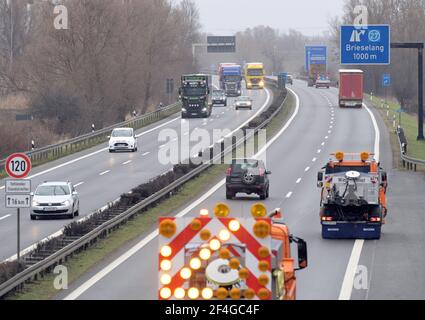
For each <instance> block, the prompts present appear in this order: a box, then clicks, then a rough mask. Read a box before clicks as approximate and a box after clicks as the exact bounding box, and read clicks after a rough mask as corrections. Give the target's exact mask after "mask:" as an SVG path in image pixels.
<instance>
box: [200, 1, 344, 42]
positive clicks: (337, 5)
mask: <svg viewBox="0 0 425 320" xmlns="http://www.w3.org/2000/svg"><path fill="white" fill-rule="evenodd" d="M195 3H197V5H198V7H199V9H200V13H201V22H202V25H203V27H204V31H206V32H208V33H212V34H215V35H222V34H223V35H231V34H234V33H235V32H237V31H240V30H244V29H245V28H247V27H254V26H256V25H269V26H271V27H273V28H275V29H279V30H281V31H287V30H289V29H295V30H298V31H300V32H302V33H304V34H306V35H320V34H322V33H323V32H324V31H327V30H328V25H329V20H330V18H332V17H334V16H337V15H338V16H339V15H342V7H343V3H344V1H343V0H258V1H254V0H195Z"/></svg>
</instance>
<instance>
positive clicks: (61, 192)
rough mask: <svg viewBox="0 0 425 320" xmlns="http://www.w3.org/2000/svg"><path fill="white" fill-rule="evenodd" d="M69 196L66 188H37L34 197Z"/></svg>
mask: <svg viewBox="0 0 425 320" xmlns="http://www.w3.org/2000/svg"><path fill="white" fill-rule="evenodd" d="M69 194H70V191H69V187H68V186H65V185H63V186H41V187H38V188H37V191H36V193H35V195H36V196H67V195H69Z"/></svg>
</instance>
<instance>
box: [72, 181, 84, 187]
mask: <svg viewBox="0 0 425 320" xmlns="http://www.w3.org/2000/svg"><path fill="white" fill-rule="evenodd" d="M83 184H84V181H82V182H79V183H77V184H76V185H74V187H79V186H81V185H83Z"/></svg>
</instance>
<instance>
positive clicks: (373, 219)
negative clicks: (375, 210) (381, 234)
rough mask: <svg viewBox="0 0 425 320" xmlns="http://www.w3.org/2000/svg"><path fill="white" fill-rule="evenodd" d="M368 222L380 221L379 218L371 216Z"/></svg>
mask: <svg viewBox="0 0 425 320" xmlns="http://www.w3.org/2000/svg"><path fill="white" fill-rule="evenodd" d="M370 222H381V218H379V217H378V218H375V217H372V218H370Z"/></svg>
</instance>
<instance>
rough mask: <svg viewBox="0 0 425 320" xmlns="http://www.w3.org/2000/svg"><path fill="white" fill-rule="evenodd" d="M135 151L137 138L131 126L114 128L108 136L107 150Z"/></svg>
mask: <svg viewBox="0 0 425 320" xmlns="http://www.w3.org/2000/svg"><path fill="white" fill-rule="evenodd" d="M115 151H131V152H136V151H137V138H136V136H135V134H134V130H133V128H117V129H114V130H113V131H112V133H111V136H110V137H109V152H115Z"/></svg>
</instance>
